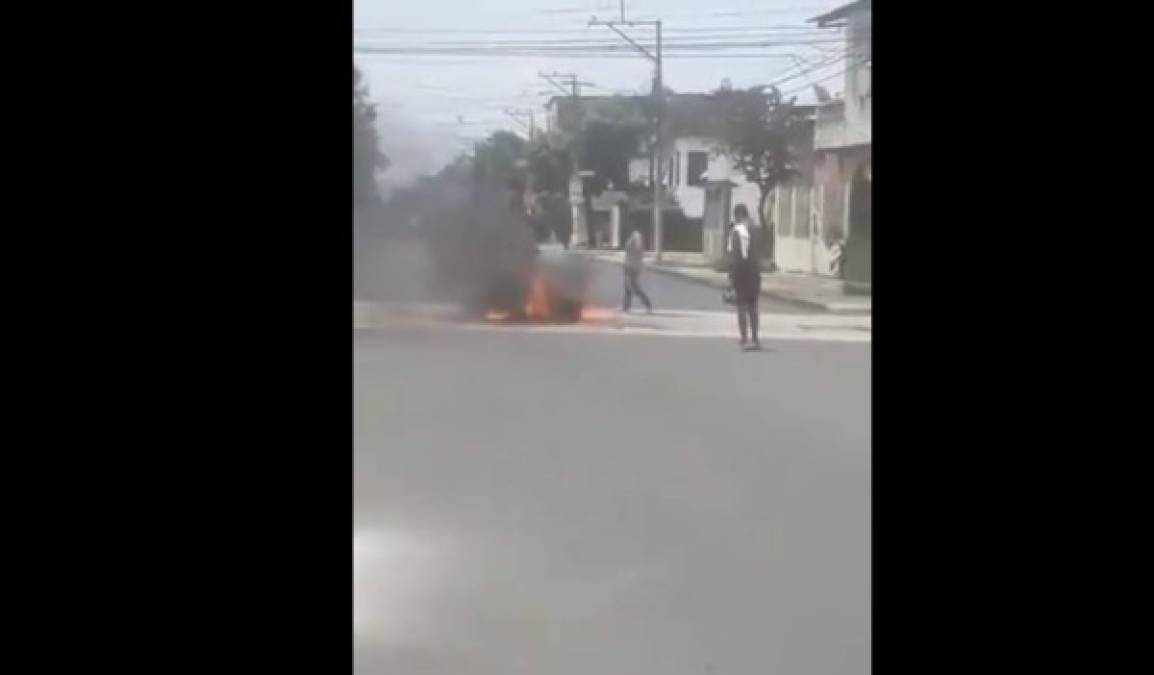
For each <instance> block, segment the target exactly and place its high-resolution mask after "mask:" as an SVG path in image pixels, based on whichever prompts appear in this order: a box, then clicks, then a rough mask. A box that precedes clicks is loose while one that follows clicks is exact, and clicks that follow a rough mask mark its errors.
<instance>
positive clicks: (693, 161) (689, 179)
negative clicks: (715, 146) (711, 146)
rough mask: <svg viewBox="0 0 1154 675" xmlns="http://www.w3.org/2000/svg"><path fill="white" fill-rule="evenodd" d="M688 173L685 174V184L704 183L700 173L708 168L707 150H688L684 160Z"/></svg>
mask: <svg viewBox="0 0 1154 675" xmlns="http://www.w3.org/2000/svg"><path fill="white" fill-rule="evenodd" d="M686 165H687V168H688V173H687V174H686V176H685V184H686V185H705V180H704V179H702V177H701V176H702V174H704V173H705V170H706V169H707V168H709V153H708V152H690V153H689V157H688V159H687V160H686Z"/></svg>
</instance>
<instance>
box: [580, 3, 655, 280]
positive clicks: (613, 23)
mask: <svg viewBox="0 0 1154 675" xmlns="http://www.w3.org/2000/svg"><path fill="white" fill-rule="evenodd" d="M589 25H590V26H605V27H607V28H609V29H610V30H612V31H613V32H614V33H617V34H618V35H620V36H621V37H622V38H624V39H625V41H626V42H628V43H629V44H631V45H633V47H634V48H635V49H636V50H637V51H639V52H641V53H642V54H643V55H645V57H646V58H648V59H649V60H650V61H652V62H653V65H654V71H655V72H654V76H653V101H654V104H655V105H654V124H653V127H654V129H653V147H652V148H650V151H649V174H650V175H651V176H652V177H653V252H654V258H655V259H656V260H657V262H661V253H662V251H663V250H664V248H665V233H664V228H663V227H662V222H661V220H662V219H661V188H662V176H661V163H662V162H661V160H662V154H661V146H662V144H661V126H662V120H663V119H664V110H665V85H664V82H663V81H662V72H661V19H657V20H654V21H626V20H625V0H621V20H620V21H598V20H597V17H593V18H591V19H590V20H589ZM619 25H621V26H653V28H654V29H655V31H656V37H657V40H656V53H655V54H654V53H651V52H650V51H649V50H648V49H646V48H645V47H643V46H641V45H639V44H638V43H637V42H636V41H634V40H633V38H631V37H629V36H628V35H626V34H625V33H624V32H623V31H622V30H620V29H619V28H617V26H619Z"/></svg>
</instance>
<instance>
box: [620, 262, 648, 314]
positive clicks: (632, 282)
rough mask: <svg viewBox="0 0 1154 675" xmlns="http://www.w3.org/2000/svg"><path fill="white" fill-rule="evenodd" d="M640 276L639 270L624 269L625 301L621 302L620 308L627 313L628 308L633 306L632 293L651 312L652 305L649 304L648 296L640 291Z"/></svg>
mask: <svg viewBox="0 0 1154 675" xmlns="http://www.w3.org/2000/svg"><path fill="white" fill-rule="evenodd" d="M640 275H641V270H639V269H631V268H629V267H626V268H625V300H624V302H622V306H623V307H624V308H625V311H626V312H628V311H629V306H630V305H632V304H633V294H634V293H636V294H637V295H638V296H639V297H640V298H641V302H643V303H645V309H647V310H649V311H650V312H652V311H653V303H651V302H649V296H648V295H646V294H645V291H643V290H641V283H640V282H639V281H638V277H639V276H640Z"/></svg>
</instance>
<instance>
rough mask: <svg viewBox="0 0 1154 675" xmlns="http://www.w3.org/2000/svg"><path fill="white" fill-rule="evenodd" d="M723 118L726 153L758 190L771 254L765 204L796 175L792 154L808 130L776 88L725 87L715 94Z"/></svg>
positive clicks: (761, 219) (759, 215)
mask: <svg viewBox="0 0 1154 675" xmlns="http://www.w3.org/2000/svg"><path fill="white" fill-rule="evenodd" d="M713 97H714V99H715V100H716V101H717V103H718V110H719V113H720V119H719V122H720V125H719V129H720V133H721V137H722V142H723V144H724V147H725V153H726V154H727V155H729V157H730V159H731V160H732V161H733V165H734V167H735V168H736V169H737V170H738V171H740V172H741V173H742V174H743V175H744V176H745V179H746V180H748V181H749V182H751V183H753V184H755V185H757V188H758V192H759V197H760V198H759V200H758V208H757V218H758V222H759V224H760V225H761V226H762V228H765V229H766V230H767V235H768V237H767V239H768V241H767V243H768V244H769V248H770V251H769V252H770V254H771V255H772V245H773V231H772V225H771V226H770V227H768V228H767V227H766V223H765V204H766V201H767V200H768V198H769V195H770V194H772V193H773V189H774V187H776V186H777V185H778V184H779V183H781V182H783V181H785V180H787V179H788V178H789V177H791V176H793V175H795V174H796V173H797V169H796V167H795V157H794V156H793V153H792V152H791V150H790V146H791V145H793V144H794V143H795V142H796V140H797V139H798V137H799V135H800V134H801V133H802V132H803V130H804V127H803V126H802V125H801V124H800V120H799V119H798V117H797V116H796V115H795V114H794V100H795V99H790V100H788V101H786V100H783V98H782V95H781V92H780V91H779V90H778V89H777V88H776V87H752V88H750V89H744V90H743V89H733V88H731V87H728V86H724V85H723V86H722V87H721V88H720V89H718V90H717V91H715V92H714V93H713Z"/></svg>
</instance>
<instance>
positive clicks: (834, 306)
mask: <svg viewBox="0 0 1154 675" xmlns="http://www.w3.org/2000/svg"><path fill="white" fill-rule="evenodd" d="M585 255H588V256H589V257H591V258H593V259H594V260H600V261H601V262H607V263H613V264H616V265H622V264H623V263H622V261H620V260H618V259H617V258H610V257H607V256H600V255H597V254H596V253H586V254H585ZM645 269H647V270H653V271H654V272H658V273H660V274H667V275H669V276H672V277H677V278H679V279H684V280H686V281H692V282H696V283H699V284H701V285H703V286H709V287H710V288H716V289H718V290H725V289H726V288H728V287H729V284H728V282H726V281H724V279H718V280H714V279H712V278H704V277H700V276H697V275H695V274H686V273H685V272H684V271H682V270H681V269H680V268H678V267H667V266H665V265H662V264H660V263H656V262H653V261H647V264H646V265H645ZM700 269H708V270H710V271H711V272H716V270H713V269H711V268H709V267H702V268H700ZM761 295H762V296H764V297H767V298H773V299H774V300H778V301H780V302H786V303H789V304H792V305H796V306H798V307H804V308H806V309H813V310H817V311H820V312H829V313H830V314H845V315H866V314H873V308H872V306H871V307H870V309H863V308H858V307H848V308H843V307H840V305H841V303H825V302H820V301H817V300H807V299H805V298H799V297H797V296H794V295H789V294H786V293H780V292H776V291H767V290H765V289H762V290H761Z"/></svg>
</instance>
